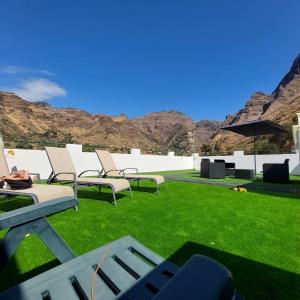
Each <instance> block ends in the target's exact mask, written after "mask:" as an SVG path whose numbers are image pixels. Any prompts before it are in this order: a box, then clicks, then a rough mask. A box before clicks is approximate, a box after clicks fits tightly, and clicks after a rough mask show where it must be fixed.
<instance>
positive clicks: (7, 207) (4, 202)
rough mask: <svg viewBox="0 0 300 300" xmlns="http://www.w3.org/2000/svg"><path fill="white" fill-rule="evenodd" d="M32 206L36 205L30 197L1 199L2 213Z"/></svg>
mask: <svg viewBox="0 0 300 300" xmlns="http://www.w3.org/2000/svg"><path fill="white" fill-rule="evenodd" d="M32 204H34V202H33V200H32V199H31V198H29V197H20V196H18V197H16V196H8V197H3V198H0V213H1V212H8V211H11V210H14V209H18V208H21V207H24V206H28V205H32Z"/></svg>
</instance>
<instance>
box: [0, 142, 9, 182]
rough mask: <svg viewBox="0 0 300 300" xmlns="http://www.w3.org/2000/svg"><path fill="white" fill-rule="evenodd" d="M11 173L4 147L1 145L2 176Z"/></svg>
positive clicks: (0, 171) (0, 164) (0, 169)
mask: <svg viewBox="0 0 300 300" xmlns="http://www.w3.org/2000/svg"><path fill="white" fill-rule="evenodd" d="M9 174H10V172H9V168H8V165H7V162H6V158H5V154H4V149H3V147H2V146H0V176H7V175H9Z"/></svg>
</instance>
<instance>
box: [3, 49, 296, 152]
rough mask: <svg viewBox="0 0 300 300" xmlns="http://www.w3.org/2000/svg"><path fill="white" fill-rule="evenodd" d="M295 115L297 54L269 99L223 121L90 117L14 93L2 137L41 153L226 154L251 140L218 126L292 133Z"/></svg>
mask: <svg viewBox="0 0 300 300" xmlns="http://www.w3.org/2000/svg"><path fill="white" fill-rule="evenodd" d="M296 112H300V54H299V55H298V56H297V57H296V59H295V60H294V62H293V64H292V66H291V68H290V70H289V71H288V72H287V73H286V74H285V76H284V77H283V78H282V80H281V81H280V82H279V84H278V85H277V86H276V88H275V89H274V91H273V92H272V93H271V94H270V95H268V94H266V93H264V92H261V91H258V92H255V93H253V94H252V95H251V97H250V98H249V99H248V101H247V102H246V104H245V105H244V107H243V108H241V109H240V110H239V111H238V112H237V113H235V114H232V115H229V116H227V117H226V119H225V120H224V121H216V120H200V121H198V122H195V121H193V120H192V118H190V117H189V116H186V115H185V114H184V113H182V112H178V111H175V110H167V111H160V112H152V113H148V114H145V115H144V116H140V117H136V118H131V119H130V118H128V116H126V115H125V114H120V115H118V116H111V115H106V114H101V113H96V114H92V113H89V112H86V111H84V110H80V109H77V108H57V107H54V106H51V105H50V104H48V103H44V102H37V103H33V102H28V101H26V100H23V99H22V98H20V97H18V96H17V95H15V94H14V93H11V92H0V125H1V133H2V135H3V136H4V140H5V141H6V144H7V145H8V146H9V147H14V146H18V147H30V146H33V147H34V148H39V147H40V148H41V147H42V146H43V145H44V144H46V143H52V144H55V143H56V144H64V143H66V142H70V143H73V142H76V143H80V144H83V145H86V146H87V145H92V148H93V147H102V148H108V149H110V150H112V151H119V152H127V151H128V150H129V149H130V148H140V149H141V150H142V152H143V153H166V152H167V151H175V152H176V153H177V154H191V153H193V152H207V151H208V152H210V153H211V152H214V151H215V152H216V151H217V152H222V153H229V152H232V151H233V150H247V149H248V150H249V149H250V148H251V147H252V142H251V139H249V138H244V137H242V136H240V135H237V134H234V133H230V132H225V131H223V130H220V127H222V126H224V125H231V124H235V123H236V124H238V123H242V122H246V121H253V120H257V119H258V120H259V119H268V120H271V121H274V122H276V123H279V124H281V125H283V126H285V127H287V128H289V129H290V127H291V125H292V123H293V119H294V116H295V113H296ZM20 140H21V141H23V144H20ZM268 142H272V139H269V140H268ZM277 142H278V141H277ZM279 142H280V144H281V145H282V146H283V147H284V149H286V151H290V150H291V148H292V140H291V135H289V136H285V137H282V138H281V140H280V141H279ZM204 149H205V150H204Z"/></svg>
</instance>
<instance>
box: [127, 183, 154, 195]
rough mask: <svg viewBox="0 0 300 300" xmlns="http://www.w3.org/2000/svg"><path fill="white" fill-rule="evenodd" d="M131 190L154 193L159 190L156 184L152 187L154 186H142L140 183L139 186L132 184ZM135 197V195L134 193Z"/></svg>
mask: <svg viewBox="0 0 300 300" xmlns="http://www.w3.org/2000/svg"><path fill="white" fill-rule="evenodd" d="M131 190H132V191H133V192H145V193H152V194H154V193H156V192H157V189H156V186H153V187H152V186H141V185H140V187H138V186H135V185H132V186H131ZM133 197H134V195H133Z"/></svg>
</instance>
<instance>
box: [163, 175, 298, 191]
mask: <svg viewBox="0 0 300 300" xmlns="http://www.w3.org/2000/svg"><path fill="white" fill-rule="evenodd" d="M164 177H165V178H166V179H167V180H173V181H181V182H189V183H202V184H208V185H213V186H224V187H229V188H233V187H236V186H240V187H244V188H246V189H249V190H256V191H265V192H279V193H293V194H297V195H300V185H299V187H295V186H294V185H290V186H287V185H285V186H278V185H277V184H274V185H273V184H270V183H268V184H264V183H263V182H261V183H259V182H251V183H246V184H237V183H233V182H226V181H213V180H209V179H203V178H199V179H192V178H186V177H183V176H181V175H164Z"/></svg>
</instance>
